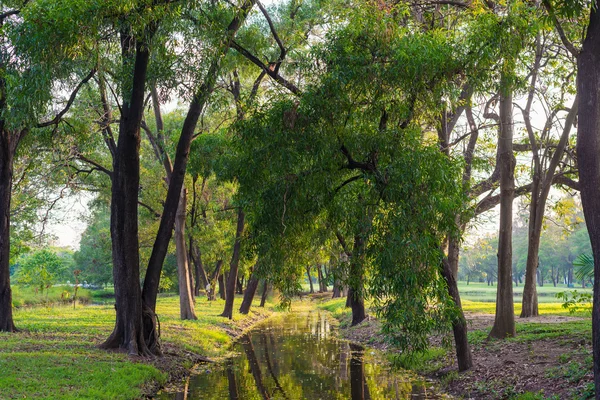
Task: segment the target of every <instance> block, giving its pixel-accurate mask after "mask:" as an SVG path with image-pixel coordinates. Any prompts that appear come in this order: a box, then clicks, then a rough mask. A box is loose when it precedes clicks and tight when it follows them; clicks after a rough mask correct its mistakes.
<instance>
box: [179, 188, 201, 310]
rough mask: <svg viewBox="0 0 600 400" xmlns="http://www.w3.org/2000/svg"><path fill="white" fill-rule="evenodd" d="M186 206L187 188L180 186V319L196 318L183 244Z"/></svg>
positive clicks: (185, 251) (185, 250)
mask: <svg viewBox="0 0 600 400" xmlns="http://www.w3.org/2000/svg"><path fill="white" fill-rule="evenodd" d="M186 207H187V190H186V189H185V187H182V188H181V195H180V196H179V206H178V207H177V217H176V218H175V248H176V251H175V252H176V254H177V276H178V278H179V315H180V317H181V319H197V317H196V312H195V311H194V301H193V297H192V296H193V295H192V282H191V281H190V271H189V264H188V258H187V249H186V246H185V216H186Z"/></svg>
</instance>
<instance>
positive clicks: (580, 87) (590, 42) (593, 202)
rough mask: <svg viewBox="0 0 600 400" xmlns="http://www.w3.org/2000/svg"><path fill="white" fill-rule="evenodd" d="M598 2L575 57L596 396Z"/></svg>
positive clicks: (599, 318)
mask: <svg viewBox="0 0 600 400" xmlns="http://www.w3.org/2000/svg"><path fill="white" fill-rule="evenodd" d="M598 5H599V4H598V2H597V0H593V1H592V2H591V11H590V18H589V24H588V26H587V30H586V35H585V39H584V41H583V46H582V48H581V51H580V52H579V54H578V57H577V69H578V70H577V95H578V98H579V126H578V130H577V160H578V163H579V182H580V186H581V202H582V205H583V213H584V215H585V221H586V224H587V228H588V232H589V235H590V242H591V244H592V253H593V256H594V300H593V311H592V344H593V349H594V350H593V351H594V384H595V387H596V399H600V193H599V188H600V10H599V9H598ZM557 27H558V28H560V26H557Z"/></svg>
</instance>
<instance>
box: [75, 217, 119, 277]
mask: <svg viewBox="0 0 600 400" xmlns="http://www.w3.org/2000/svg"><path fill="white" fill-rule="evenodd" d="M111 246H112V244H111V239H110V214H109V212H108V209H107V208H105V207H103V206H100V207H99V208H96V209H95V210H94V212H93V213H92V216H91V217H90V220H89V224H88V226H87V228H86V229H85V231H84V232H83V235H82V236H81V242H80V243H79V250H78V251H77V252H75V254H74V255H73V259H74V261H75V265H76V267H77V268H78V269H80V270H81V275H80V278H79V279H80V280H81V281H85V282H87V283H90V284H94V285H105V284H109V283H112V247H111Z"/></svg>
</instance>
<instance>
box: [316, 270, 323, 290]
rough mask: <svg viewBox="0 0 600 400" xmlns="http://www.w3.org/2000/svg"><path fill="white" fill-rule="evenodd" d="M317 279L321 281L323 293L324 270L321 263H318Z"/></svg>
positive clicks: (320, 286)
mask: <svg viewBox="0 0 600 400" xmlns="http://www.w3.org/2000/svg"><path fill="white" fill-rule="evenodd" d="M317 280H318V281H319V293H323V291H324V290H323V271H321V266H320V265H319V264H317Z"/></svg>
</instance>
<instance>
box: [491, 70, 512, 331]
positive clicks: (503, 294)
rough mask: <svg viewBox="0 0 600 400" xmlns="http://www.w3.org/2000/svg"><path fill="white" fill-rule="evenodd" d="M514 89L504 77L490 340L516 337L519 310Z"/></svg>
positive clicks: (499, 140)
mask: <svg viewBox="0 0 600 400" xmlns="http://www.w3.org/2000/svg"><path fill="white" fill-rule="evenodd" d="M512 110H513V104H512V89H511V88H510V87H509V83H508V82H507V79H506V78H505V77H504V76H503V77H502V78H501V93H500V129H499V132H498V133H499V136H498V154H499V162H500V196H501V200H500V228H499V234H498V285H497V291H496V317H495V319H494V326H493V327H492V330H491V332H490V337H494V338H499V339H503V338H506V337H512V336H515V314H514V313H515V310H514V304H513V290H512V218H513V215H512V214H513V213H512V208H513V207H512V206H513V199H514V193H515V177H514V171H515V164H516V161H515V156H514V154H513V150H512V142H513V113H512Z"/></svg>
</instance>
